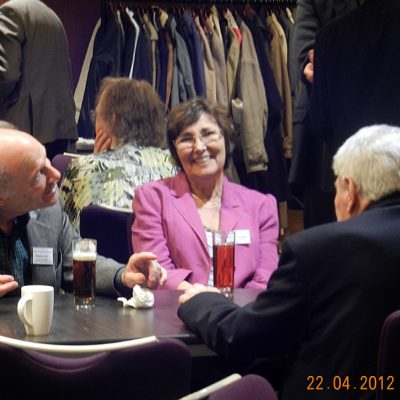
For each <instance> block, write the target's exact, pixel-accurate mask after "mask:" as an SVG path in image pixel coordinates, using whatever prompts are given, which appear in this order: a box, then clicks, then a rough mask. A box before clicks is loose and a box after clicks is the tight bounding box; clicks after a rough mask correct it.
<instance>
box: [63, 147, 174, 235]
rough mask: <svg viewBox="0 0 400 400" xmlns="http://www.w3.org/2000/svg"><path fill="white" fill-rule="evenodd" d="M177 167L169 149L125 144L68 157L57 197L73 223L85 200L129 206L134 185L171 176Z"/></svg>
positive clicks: (76, 225) (76, 221) (130, 208)
mask: <svg viewBox="0 0 400 400" xmlns="http://www.w3.org/2000/svg"><path fill="white" fill-rule="evenodd" d="M176 173H177V167H176V165H175V163H174V161H173V159H172V157H171V155H170V152H169V150H162V149H159V148H156V147H136V146H134V145H133V144H130V143H128V144H125V145H122V146H121V147H119V148H117V149H115V150H114V151H108V152H106V153H97V154H89V155H85V156H80V157H77V158H76V159H74V160H72V161H71V163H70V165H69V167H68V169H67V172H66V174H65V177H64V179H63V181H62V183H61V199H62V202H63V205H64V210H65V212H66V213H67V215H68V217H69V219H70V221H71V223H72V225H73V227H74V228H75V229H79V214H80V212H81V210H82V208H83V207H85V206H87V205H89V204H97V205H102V204H103V205H107V206H112V207H119V208H126V209H129V210H132V200H133V196H134V188H135V187H136V186H139V185H142V184H144V183H146V182H150V181H154V180H157V179H162V178H167V177H170V176H174V175H175V174H176Z"/></svg>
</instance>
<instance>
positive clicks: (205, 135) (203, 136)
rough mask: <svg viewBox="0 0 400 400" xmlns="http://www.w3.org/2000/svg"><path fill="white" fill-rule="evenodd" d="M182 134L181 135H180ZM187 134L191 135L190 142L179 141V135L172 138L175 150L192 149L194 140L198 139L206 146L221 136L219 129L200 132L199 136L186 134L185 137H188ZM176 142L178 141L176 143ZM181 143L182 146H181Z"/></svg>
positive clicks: (194, 143)
mask: <svg viewBox="0 0 400 400" xmlns="http://www.w3.org/2000/svg"><path fill="white" fill-rule="evenodd" d="M212 135H215V137H211V136H212ZM182 136H183V135H182ZM189 136H191V143H190V144H189V143H186V144H185V143H182V142H179V136H178V137H177V138H176V139H175V140H173V143H174V146H175V148H176V149H177V150H182V151H185V150H193V149H194V147H195V145H196V141H197V140H200V141H201V142H202V143H203V144H204V145H205V146H208V145H210V144H212V143H216V142H218V140H219V139H221V137H222V136H223V135H222V133H221V131H218V132H216V131H206V132H201V133H200V136H197V137H196V136H195V135H187V139H189ZM177 142H178V143H177ZM182 145H183V147H182Z"/></svg>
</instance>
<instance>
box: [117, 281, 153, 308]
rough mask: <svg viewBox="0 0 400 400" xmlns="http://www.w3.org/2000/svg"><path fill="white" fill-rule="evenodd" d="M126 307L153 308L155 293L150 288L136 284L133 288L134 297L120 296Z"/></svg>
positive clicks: (119, 299) (119, 298)
mask: <svg viewBox="0 0 400 400" xmlns="http://www.w3.org/2000/svg"><path fill="white" fill-rule="evenodd" d="M117 300H118V301H120V302H122V305H123V306H124V307H129V306H130V307H133V308H151V307H153V306H154V294H153V292H152V291H151V290H150V289H147V288H142V287H140V286H139V285H135V286H134V287H133V289H132V297H131V298H130V299H129V300H127V299H126V298H125V297H118V299H117Z"/></svg>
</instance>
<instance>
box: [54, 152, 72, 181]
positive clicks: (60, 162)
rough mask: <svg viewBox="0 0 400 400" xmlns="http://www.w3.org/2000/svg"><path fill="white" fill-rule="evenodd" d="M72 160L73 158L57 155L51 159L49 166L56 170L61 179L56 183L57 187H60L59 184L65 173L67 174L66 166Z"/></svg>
mask: <svg viewBox="0 0 400 400" xmlns="http://www.w3.org/2000/svg"><path fill="white" fill-rule="evenodd" d="M73 158H74V157H72V156H69V155H66V154H57V155H56V156H54V157H53V158H52V160H51V165H52V166H53V167H54V168H56V169H57V170H58V171H59V172H60V174H61V178H60V179H59V181H58V182H57V185H58V187H60V186H61V182H62V180H63V178H64V176H65V173H66V172H67V168H68V165H69V163H70V162H71V160H72V159H73Z"/></svg>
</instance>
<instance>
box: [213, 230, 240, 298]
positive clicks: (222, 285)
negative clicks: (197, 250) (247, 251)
mask: <svg viewBox="0 0 400 400" xmlns="http://www.w3.org/2000/svg"><path fill="white" fill-rule="evenodd" d="M213 272H214V286H215V287H217V288H218V289H219V290H220V291H221V292H222V293H223V294H224V295H225V296H226V297H227V298H229V299H232V298H233V286H234V279H233V278H234V273H235V231H219V232H213Z"/></svg>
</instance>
